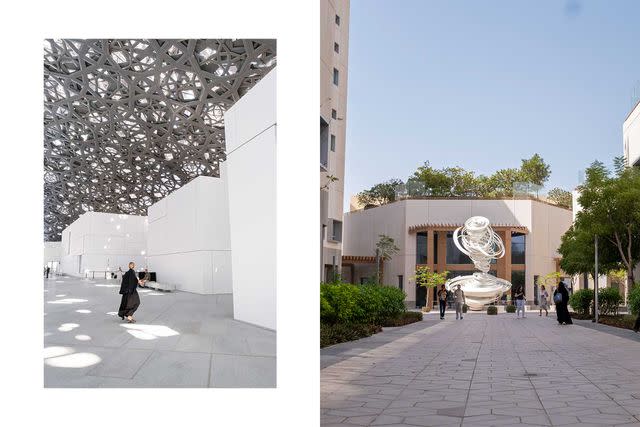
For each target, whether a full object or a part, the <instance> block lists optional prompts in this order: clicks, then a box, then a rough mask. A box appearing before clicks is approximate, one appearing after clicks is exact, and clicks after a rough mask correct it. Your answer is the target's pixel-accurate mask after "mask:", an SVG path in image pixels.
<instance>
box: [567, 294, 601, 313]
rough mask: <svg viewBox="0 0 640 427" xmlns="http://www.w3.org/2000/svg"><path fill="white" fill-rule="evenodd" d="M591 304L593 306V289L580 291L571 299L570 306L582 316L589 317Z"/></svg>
mask: <svg viewBox="0 0 640 427" xmlns="http://www.w3.org/2000/svg"><path fill="white" fill-rule="evenodd" d="M598 296H599V295H598ZM591 304H593V290H592V289H579V290H577V291H575V292H574V293H573V294H571V296H570V297H569V305H570V306H571V308H573V310H574V311H575V312H576V313H578V314H580V315H588V314H589V312H590V310H591Z"/></svg>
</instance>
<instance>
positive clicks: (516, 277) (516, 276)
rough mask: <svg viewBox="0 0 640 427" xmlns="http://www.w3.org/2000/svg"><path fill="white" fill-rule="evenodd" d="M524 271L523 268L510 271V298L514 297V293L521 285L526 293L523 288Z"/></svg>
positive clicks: (523, 288)
mask: <svg viewBox="0 0 640 427" xmlns="http://www.w3.org/2000/svg"><path fill="white" fill-rule="evenodd" d="M524 284H525V271H524V270H513V271H511V300H512V301H513V300H514V299H515V297H514V295H515V293H516V291H517V290H518V288H519V287H520V286H522V290H523V291H524V293H525V296H526V294H527V292H526V289H525V286H524Z"/></svg>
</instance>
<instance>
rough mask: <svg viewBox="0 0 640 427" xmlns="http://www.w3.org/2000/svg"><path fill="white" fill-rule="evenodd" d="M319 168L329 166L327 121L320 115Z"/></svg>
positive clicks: (325, 168)
mask: <svg viewBox="0 0 640 427" xmlns="http://www.w3.org/2000/svg"><path fill="white" fill-rule="evenodd" d="M320 168H321V169H322V168H324V170H327V169H328V168H329V123H327V122H326V121H324V119H323V118H322V117H320Z"/></svg>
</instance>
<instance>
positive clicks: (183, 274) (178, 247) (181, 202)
mask: <svg viewBox="0 0 640 427" xmlns="http://www.w3.org/2000/svg"><path fill="white" fill-rule="evenodd" d="M148 214H149V217H148V218H149V234H148V262H149V271H155V272H156V274H157V277H156V278H157V281H158V282H159V283H167V284H173V285H175V286H176V289H178V290H182V291H187V292H194V293H198V294H224V293H231V291H232V287H231V246H230V239H229V211H228V198H227V186H226V183H225V182H224V181H223V178H212V177H204V176H201V177H197V178H195V179H193V180H192V181H190V182H189V183H188V184H186V185H184V186H182V187H181V188H179V189H178V190H176V191H174V192H173V193H171V194H170V195H168V196H167V197H165V198H164V199H162V200H160V201H159V202H157V203H155V204H153V205H152V206H150V207H149V209H148Z"/></svg>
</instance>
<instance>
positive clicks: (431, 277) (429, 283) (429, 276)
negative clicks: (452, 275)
mask: <svg viewBox="0 0 640 427" xmlns="http://www.w3.org/2000/svg"><path fill="white" fill-rule="evenodd" d="M448 275H449V272H448V271H447V270H444V271H442V272H441V273H436V272H434V271H431V269H430V268H429V267H427V266H419V267H416V275H415V276H414V277H413V280H415V281H416V285H418V286H424V287H425V288H427V302H426V307H427V311H430V310H431V306H432V305H433V302H431V295H432V294H433V291H431V289H433V288H434V287H438V286H440V285H443V284H445V283H446V282H447V276H448Z"/></svg>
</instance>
